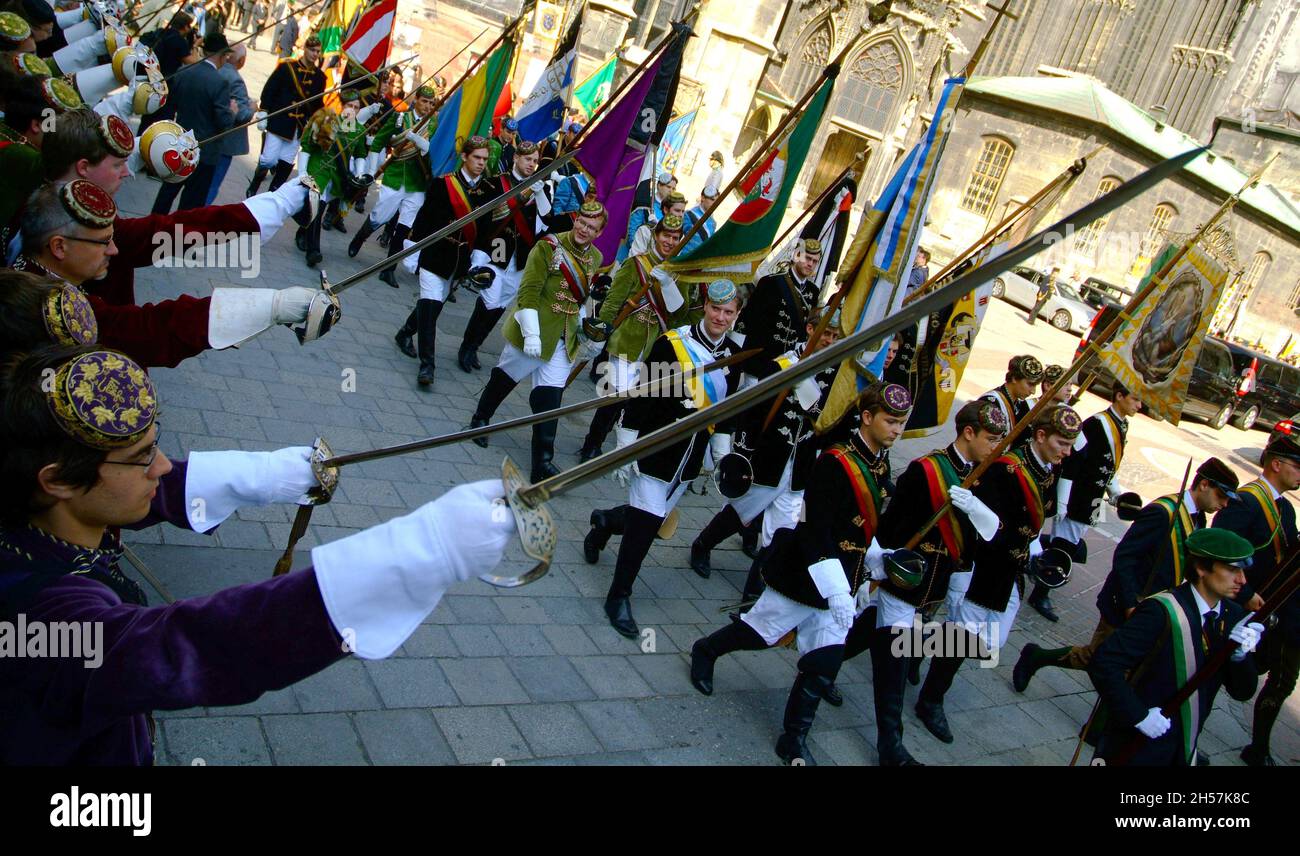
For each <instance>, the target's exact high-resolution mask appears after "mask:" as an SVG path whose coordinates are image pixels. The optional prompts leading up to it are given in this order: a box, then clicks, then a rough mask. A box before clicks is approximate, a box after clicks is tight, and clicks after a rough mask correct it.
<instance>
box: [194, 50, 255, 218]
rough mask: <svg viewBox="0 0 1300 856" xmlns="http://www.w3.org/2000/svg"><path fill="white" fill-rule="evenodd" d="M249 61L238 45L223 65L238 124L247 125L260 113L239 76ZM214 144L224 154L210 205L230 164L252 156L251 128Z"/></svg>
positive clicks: (207, 203)
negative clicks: (250, 151) (250, 146)
mask: <svg viewBox="0 0 1300 856" xmlns="http://www.w3.org/2000/svg"><path fill="white" fill-rule="evenodd" d="M247 60H248V49H247V48H245V47H244V46H243V45H235V46H234V47H232V48H231V49H230V57H229V58H228V59H227V60H226V61H225V63H223V64H222V66H221V76H222V77H224V78H226V80H228V81H230V97H231V99H232V100H234V102H235V124H236V125H242V124H244V123H245V122H247V121H248V120H250V119H252V118H253V114H254V113H256V112H257V101H256V100H254V99H252V98H249V97H248V86H247V84H245V83H244V78H243V76H242V75H240V73H239V70H240V69H241V68H243V67H244V63H245V62H246V61H247ZM214 145H216V146H217V147H218V149H219V150H220V151H221V154H220V155H219V156H218V158H217V168H216V171H215V172H214V173H213V174H212V186H211V187H209V188H208V198H207V201H206V203H204V204H206V205H211V204H212V203H213V201H214V200H215V199H216V198H217V191H218V190H220V189H221V182H222V181H224V180H225V178H226V171H227V170H229V169H230V161H231V160H232V159H234V158H235V157H236V156H238V155H246V154H248V129H247V128H241V129H240V130H238V131H235V132H234V133H231V134H227V135H226V136H224V137H222V138H221V139H220V140H217V142H216V143H215V144H214Z"/></svg>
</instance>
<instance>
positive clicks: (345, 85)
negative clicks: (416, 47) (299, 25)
mask: <svg viewBox="0 0 1300 856" xmlns="http://www.w3.org/2000/svg"><path fill="white" fill-rule="evenodd" d="M419 56H420V55H419V54H411V55H410V56H408V57H407V58H406V59H399V60H398V61H397V62H392V63H389V64H388V65H385V66H383V67H382V68H377V69H375V70H374V71H373V72H370V73H369V75H368V76H375V75H379V74H382V73H384V72H385V71H392V70H393V69H394V68H397V67H398V66H399V65H406V64H407V63H408V62H410V61H411V60H413V59H419ZM363 79H364V78H361V77H354V78H352V79H351V80H349V81H346V82H344V83H340V84H339V85H338V86H335V87H333V88H332V89H326V90H325V91H324V92H322V93H321V94H320V95H313V96H311V97H310V98H304V99H302V100H301V101H295V102H293V103H292V104H289V105H287V106H285V107H281V108H280V109H279V110H276V111H275V112H274V113H267V114H266V115H265V116H262V117H261V118H260V119H249V120H248V121H247V122H244V123H243V124H242V125H233V126H231V127H229V128H226V129H225V130H224V131H217V133H215V134H213V135H212V136H210V137H208V138H207V139H205V140H200V141H199V142H198V143H197V145H199V146H206V145H207V144H208V143H211V142H213V141H214V140H219V139H221V138H222V137H225V136H227V135H229V134H233V133H235V132H236V131H242V130H243V129H244V128H247V127H249V126H251V125H256V124H258V123H259V122H265V121H266V120H267V119H270V118H271V117H273V116H279V115H280V114H281V113H287V112H289V111H290V110H293V109H295V108H298V107H301V106H302V105H304V104H306V103H307V102H309V101H315V100H317V99H318V98H324V97H325V96H326V95H333V94H334V93H335V92H339V91H341V90H344V89H347V88H348V87H353V88H355V87H356V84H357V81H359V80H363Z"/></svg>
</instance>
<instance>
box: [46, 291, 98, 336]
mask: <svg viewBox="0 0 1300 856" xmlns="http://www.w3.org/2000/svg"><path fill="white" fill-rule="evenodd" d="M45 332H47V333H49V334H50V338H51V339H52V340H53V341H55V342H58V343H59V344H60V345H69V346H75V345H93V344H95V343H96V342H98V341H99V321H98V320H96V318H95V310H94V309H92V308H91V307H90V301H89V300H88V299H87V298H86V294H85V292H83V291H82V290H81V289H80V288H77V287H76V286H75V285H71V284H68V285H64V286H63V287H62V288H52V289H50V291H49V292H48V293H47V294H46V296H45Z"/></svg>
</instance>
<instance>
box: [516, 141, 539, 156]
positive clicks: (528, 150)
mask: <svg viewBox="0 0 1300 856" xmlns="http://www.w3.org/2000/svg"><path fill="white" fill-rule="evenodd" d="M535 151H537V143H534V142H533V141H532V140H520V141H519V142H517V143H515V154H517V155H531V154H532V153H533V152H535Z"/></svg>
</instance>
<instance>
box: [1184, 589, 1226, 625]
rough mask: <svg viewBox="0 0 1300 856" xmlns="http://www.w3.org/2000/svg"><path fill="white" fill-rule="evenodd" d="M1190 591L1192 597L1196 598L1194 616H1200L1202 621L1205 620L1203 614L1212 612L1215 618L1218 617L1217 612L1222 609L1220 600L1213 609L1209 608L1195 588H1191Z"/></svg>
mask: <svg viewBox="0 0 1300 856" xmlns="http://www.w3.org/2000/svg"><path fill="white" fill-rule="evenodd" d="M1191 589H1192V597H1194V598H1196V614H1197V615H1199V616H1201V618H1202V619H1204V618H1205V613H1207V612H1213V613H1214V614H1215V616H1218V614H1219V611H1220V610H1222V609H1223V601H1222V600H1220V601H1219V602H1218V603H1216V604H1215V605H1214V606H1213V607H1211V606H1210V605H1209V604H1208V603H1206V602H1205V598H1203V597H1201V593H1200V592H1199V591H1197V590H1196V586H1192V587H1191Z"/></svg>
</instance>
